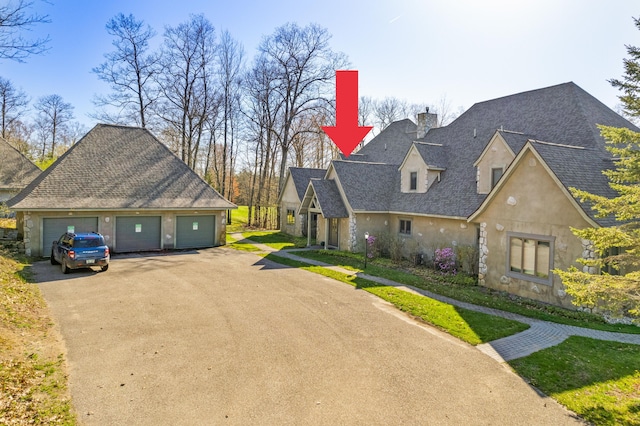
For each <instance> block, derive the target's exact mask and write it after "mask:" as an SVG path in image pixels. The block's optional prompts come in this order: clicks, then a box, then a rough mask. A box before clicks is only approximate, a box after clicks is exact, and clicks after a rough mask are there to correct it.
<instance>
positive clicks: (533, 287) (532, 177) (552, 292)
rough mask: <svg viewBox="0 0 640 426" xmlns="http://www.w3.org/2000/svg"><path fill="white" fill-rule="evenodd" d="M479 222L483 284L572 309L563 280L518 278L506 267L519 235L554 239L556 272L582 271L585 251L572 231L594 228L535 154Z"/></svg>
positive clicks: (520, 166)
mask: <svg viewBox="0 0 640 426" xmlns="http://www.w3.org/2000/svg"><path fill="white" fill-rule="evenodd" d="M474 220H475V221H476V222H477V223H480V224H481V229H482V231H483V232H482V235H481V237H482V238H481V241H480V243H481V247H480V251H481V256H484V262H483V261H482V260H481V262H480V263H481V270H480V275H479V280H480V283H481V284H483V285H485V286H487V287H490V288H493V289H497V290H503V291H507V292H509V293H512V294H516V295H519V296H523V297H528V298H531V299H536V300H540V301H543V302H546V303H552V304H556V305H562V306H566V307H570V306H571V301H570V298H569V296H567V295H566V293H565V291H564V286H563V285H562V282H561V281H560V278H559V277H557V276H555V275H552V276H551V278H550V281H551V282H550V283H549V284H547V283H540V282H536V280H535V279H519V278H514V277H513V276H511V275H512V274H511V273H510V271H509V265H508V264H507V258H508V250H509V238H508V235H509V234H510V233H511V235H513V233H517V234H523V235H531V236H532V238H534V237H535V236H540V237H541V238H544V237H548V238H552V239H553V244H552V248H551V249H552V250H553V251H552V253H553V256H552V268H561V269H566V268H567V267H569V266H570V265H576V266H578V264H577V262H576V259H577V258H578V257H580V256H581V255H582V251H583V247H582V243H581V241H580V240H579V239H578V238H577V237H576V236H574V235H573V234H572V233H571V230H570V227H576V228H583V227H587V226H589V224H588V222H587V221H586V220H585V218H584V217H583V216H582V215H581V214H580V212H579V211H578V210H577V209H576V207H575V206H574V204H573V203H572V202H571V201H570V200H569V198H568V197H567V196H566V195H565V193H564V192H563V190H562V189H561V188H560V187H559V186H558V184H557V183H556V181H555V180H554V179H553V178H552V177H551V176H550V175H549V174H548V172H547V171H546V170H545V169H544V167H543V165H542V164H540V163H539V161H538V160H537V158H536V157H535V156H534V155H533V154H532V153H530V152H529V153H527V154H526V155H525V157H523V158H522V161H520V162H519V164H518V165H517V166H516V169H514V170H513V173H512V174H510V176H509V178H508V181H506V182H504V184H503V185H502V186H501V187H500V188H499V192H497V193H496V194H494V196H493V198H492V199H491V202H490V204H489V205H488V207H487V208H486V209H485V210H484V211H483V212H482V214H480V215H478V216H477V217H476V218H475V219H474ZM483 264H484V265H485V268H483Z"/></svg>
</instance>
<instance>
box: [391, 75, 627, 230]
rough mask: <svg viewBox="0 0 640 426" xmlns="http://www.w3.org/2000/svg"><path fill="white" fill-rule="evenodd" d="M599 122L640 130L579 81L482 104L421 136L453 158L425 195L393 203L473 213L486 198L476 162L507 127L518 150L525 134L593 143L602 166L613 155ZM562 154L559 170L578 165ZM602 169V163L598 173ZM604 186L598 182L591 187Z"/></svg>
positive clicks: (399, 198) (586, 144)
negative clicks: (480, 189)
mask: <svg viewBox="0 0 640 426" xmlns="http://www.w3.org/2000/svg"><path fill="white" fill-rule="evenodd" d="M598 124H604V125H608V126H615V127H627V128H630V129H632V130H635V131H639V129H637V127H635V126H634V125H633V124H631V123H630V122H629V121H627V120H625V119H624V118H622V117H621V116H619V115H618V114H616V113H615V112H613V111H612V110H611V109H609V108H608V107H607V106H605V105H604V104H603V103H601V102H600V101H598V100H597V99H596V98H594V97H593V96H591V95H589V94H588V93H587V92H585V91H584V90H582V89H581V88H580V87H578V86H577V85H576V84H574V83H564V84H560V85H557V86H551V87H547V88H543V89H538V90H533V91H529V92H524V93H519V94H515V95H511V96H506V97H503V98H498V99H494V100H490V101H485V102H480V103H477V104H475V105H473V106H472V107H471V108H469V109H468V110H467V111H466V112H465V113H463V114H462V115H461V116H460V117H458V118H457V119H456V120H455V121H453V122H452V123H451V124H449V125H448V126H446V127H441V128H436V129H431V130H430V131H429V132H428V133H427V134H426V136H425V137H424V138H423V139H421V141H425V142H431V143H434V144H442V145H443V146H444V147H445V148H446V150H447V153H448V155H449V159H450V161H449V164H448V167H447V170H446V171H444V172H442V179H441V181H440V182H436V183H435V184H434V185H432V186H431V187H430V188H429V191H428V192H427V193H426V194H421V195H422V196H421V198H420V199H413V198H414V197H415V195H417V194H401V193H398V194H394V197H396V198H397V201H394V203H396V205H398V207H399V208H402V209H403V211H406V212H408V213H421V214H434V215H447V216H457V217H469V216H470V215H471V214H472V213H473V212H474V211H475V210H476V209H477V208H478V207H479V206H480V203H482V201H483V200H484V198H485V196H483V195H478V194H477V188H476V170H475V167H474V166H473V165H474V162H475V161H476V160H477V159H478V157H479V156H480V154H481V153H482V151H483V150H484V148H485V146H486V144H487V143H488V141H490V140H491V138H492V137H493V136H494V134H495V133H496V130H499V129H508V130H509V131H502V132H501V135H502V137H503V138H504V139H505V141H506V142H507V144H508V145H509V146H510V147H511V149H514V152H516V154H517V152H518V151H519V150H520V149H521V148H522V146H524V142H526V140H527V139H525V137H526V138H532V139H537V140H542V141H549V142H553V143H556V144H562V145H569V146H576V147H583V148H590V149H591V151H589V152H590V153H591V155H593V156H594V158H597V159H598V160H597V161H596V160H594V162H595V163H598V164H599V165H600V166H601V165H602V164H603V160H604V159H606V158H609V157H610V154H609V153H608V152H607V151H606V150H605V148H604V146H605V142H604V139H603V138H602V136H601V135H600V131H599V129H598V128H597V125H598ZM515 132H520V133H523V135H519V134H518V133H515ZM529 135H533V136H529ZM518 147H520V149H518ZM515 149H518V150H517V151H515ZM543 149H544V148H543ZM571 152H573V151H571ZM563 153H564V154H566V151H562V152H560V153H557V154H558V155H559V157H558V158H556V159H554V160H553V161H550V162H551V163H553V164H554V166H553V168H554V170H556V169H557V170H560V169H561V168H562V167H564V166H565V165H566V166H569V167H574V165H573V160H572V159H571V158H570V157H571V156H570V155H564V154H563ZM601 170H602V167H599V168H598V169H597V170H596V171H595V174H600V171H601ZM557 176H558V178H559V179H560V180H561V182H562V183H563V185H564V186H566V187H568V186H570V182H569V180H570V174H564V173H561V172H558V173H557ZM565 181H566V182H565ZM587 182H588V181H587ZM601 189H603V188H600V185H598V186H596V187H595V188H594V189H589V190H590V191H591V192H594V191H596V190H598V191H599V190H601Z"/></svg>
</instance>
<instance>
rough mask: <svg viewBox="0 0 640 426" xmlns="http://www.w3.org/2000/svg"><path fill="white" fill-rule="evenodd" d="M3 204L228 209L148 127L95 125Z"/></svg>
mask: <svg viewBox="0 0 640 426" xmlns="http://www.w3.org/2000/svg"><path fill="white" fill-rule="evenodd" d="M7 204H8V205H9V206H10V207H11V208H13V209H16V210H56V209H64V210H67V209H76V210H114V209H125V210H126V209H136V210H138V209H154V210H158V209H167V210H172V209H175V210H181V209H232V208H236V206H235V205H234V204H232V203H231V202H229V201H227V200H226V199H225V198H224V197H222V196H221V195H220V194H219V193H218V192H217V191H215V190H214V189H213V188H211V186H209V185H208V184H207V183H206V182H205V181H203V180H202V179H201V178H200V177H199V176H198V175H197V174H196V173H195V172H194V171H193V170H191V169H190V168H189V167H188V166H187V165H186V164H185V163H184V162H183V161H182V160H180V159H179V158H178V157H176V156H175V155H174V154H173V153H172V152H171V151H170V150H169V149H168V148H167V147H166V146H164V145H163V144H162V143H161V142H160V141H158V140H157V139H156V138H155V137H154V136H153V135H152V134H151V133H150V132H149V131H148V130H146V129H142V128H138V127H125V126H114V125H107V124H98V125H97V126H95V127H94V128H93V129H92V130H91V131H89V133H87V134H86V135H85V136H84V137H83V138H82V139H81V140H80V141H78V143H76V144H75V145H73V146H72V147H71V148H70V149H69V150H68V151H67V152H66V153H64V154H63V155H62V156H60V158H58V159H57V160H56V162H55V163H53V164H52V165H51V166H50V167H49V168H48V169H47V170H45V171H44V172H42V174H40V175H39V176H38V177H37V178H36V179H34V180H33V181H32V182H31V183H30V184H29V185H28V186H27V187H26V188H25V189H24V190H22V191H21V192H20V193H19V194H18V195H16V196H15V197H14V198H12V199H11V200H9V201H8V202H7Z"/></svg>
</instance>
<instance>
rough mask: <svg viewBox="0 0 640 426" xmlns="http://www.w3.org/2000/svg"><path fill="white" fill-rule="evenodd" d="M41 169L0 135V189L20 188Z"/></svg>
mask: <svg viewBox="0 0 640 426" xmlns="http://www.w3.org/2000/svg"><path fill="white" fill-rule="evenodd" d="M41 172H42V171H41V170H40V169H39V168H38V167H37V166H36V165H35V164H33V163H32V162H31V160H29V159H28V158H27V157H25V156H24V155H23V154H22V153H21V152H20V151H18V150H17V149H15V148H14V147H13V146H11V144H10V143H9V142H7V141H6V140H5V139H3V138H1V137H0V189H8V190H20V189H22V188H24V187H25V186H27V185H28V184H29V183H30V182H31V181H32V180H33V179H35V178H36V177H37V176H38V175H39V174H40V173H41Z"/></svg>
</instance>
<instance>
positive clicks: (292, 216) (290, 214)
mask: <svg viewBox="0 0 640 426" xmlns="http://www.w3.org/2000/svg"><path fill="white" fill-rule="evenodd" d="M294 223H296V212H295V210H293V209H287V224H288V225H293V224H294Z"/></svg>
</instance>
